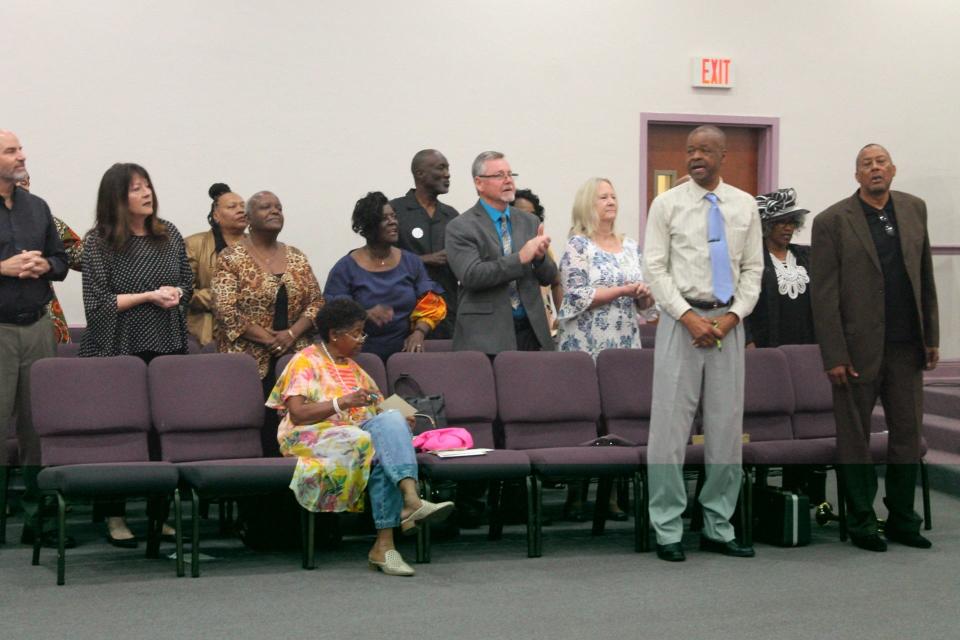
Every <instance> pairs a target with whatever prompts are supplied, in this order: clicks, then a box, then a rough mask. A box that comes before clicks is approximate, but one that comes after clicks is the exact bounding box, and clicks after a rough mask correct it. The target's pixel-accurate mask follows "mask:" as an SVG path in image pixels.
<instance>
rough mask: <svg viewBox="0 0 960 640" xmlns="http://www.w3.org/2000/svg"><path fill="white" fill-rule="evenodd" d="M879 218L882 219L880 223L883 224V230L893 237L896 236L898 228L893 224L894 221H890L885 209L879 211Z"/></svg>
mask: <svg viewBox="0 0 960 640" xmlns="http://www.w3.org/2000/svg"><path fill="white" fill-rule="evenodd" d="M877 220H879V221H880V224H882V225H883V232H884V233H885V234H887V235H888V236H890V237H891V238H893V237H896V235H897V228H896V227H895V226H893V222H891V221H890V218H888V217H887V214H885V213H884V212H883V211H877Z"/></svg>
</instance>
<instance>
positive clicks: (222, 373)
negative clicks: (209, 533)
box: [149, 353, 296, 577]
mask: <svg viewBox="0 0 960 640" xmlns="http://www.w3.org/2000/svg"><path fill="white" fill-rule="evenodd" d="M149 388H150V413H151V416H152V419H153V425H154V428H155V429H156V430H157V433H158V434H159V436H160V452H161V458H162V459H163V460H165V461H168V462H173V463H176V468H177V469H178V470H179V472H180V479H181V484H183V485H184V486H186V487H189V488H190V492H191V495H192V499H193V504H192V507H191V515H192V518H193V532H192V549H191V553H192V558H191V567H190V569H191V574H192V575H193V577H197V576H199V575H200V563H199V555H200V518H199V512H198V510H199V504H200V500H201V499H207V498H209V499H212V498H232V497H239V496H249V495H261V494H270V493H273V492H279V491H283V490H284V489H286V487H287V486H288V485H289V484H290V478H291V477H293V469H294V466H295V465H296V460H295V459H293V458H264V457H262V455H263V449H262V446H261V443H260V429H261V427H262V426H263V390H262V388H261V385H260V377H259V375H258V374H257V364H256V361H255V360H254V359H253V358H251V357H250V356H248V355H246V354H242V353H214V354H196V355H192V356H189V357H184V356H160V357H157V358H154V360H153V361H152V362H151V363H150V369H149ZM181 524H182V523H179V522H178V523H177V531H179V530H180V529H181Z"/></svg>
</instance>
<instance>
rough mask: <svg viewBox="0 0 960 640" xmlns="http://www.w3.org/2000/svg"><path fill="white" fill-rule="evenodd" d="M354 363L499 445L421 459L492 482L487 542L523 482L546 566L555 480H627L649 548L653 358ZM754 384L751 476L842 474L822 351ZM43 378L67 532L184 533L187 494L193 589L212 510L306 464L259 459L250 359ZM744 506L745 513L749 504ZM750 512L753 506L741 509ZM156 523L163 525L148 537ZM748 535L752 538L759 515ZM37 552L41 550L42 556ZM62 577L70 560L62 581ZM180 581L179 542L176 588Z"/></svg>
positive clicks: (749, 370)
mask: <svg viewBox="0 0 960 640" xmlns="http://www.w3.org/2000/svg"><path fill="white" fill-rule="evenodd" d="M358 361H359V364H360V365H361V366H363V367H364V368H365V369H366V370H367V371H368V372H369V373H370V374H371V375H372V377H373V378H374V379H375V380H376V381H377V383H378V385H379V386H380V387H381V388H382V389H384V390H389V389H391V384H390V381H393V380H396V379H397V377H399V376H400V375H401V374H408V375H411V376H413V377H414V378H415V379H416V380H417V381H418V382H419V383H420V385H421V387H422V388H423V390H424V392H425V393H428V394H434V393H442V394H443V395H444V397H445V400H446V408H447V417H448V421H449V422H450V424H452V425H458V426H463V427H465V428H466V429H468V430H469V431H470V432H471V434H472V435H473V438H474V441H475V444H476V446H479V447H496V448H495V450H494V451H492V452H490V453H489V454H487V455H486V456H481V457H474V458H455V459H440V458H437V457H436V456H433V455H431V454H420V455H419V461H420V463H421V475H422V480H423V489H424V491H425V492H426V494H427V495H429V491H430V488H431V483H434V482H436V481H439V480H441V479H442V480H447V479H450V480H456V481H468V480H486V481H492V482H494V490H493V491H492V492H491V503H492V507H493V517H492V518H491V526H490V537H492V538H494V539H495V538H497V537H499V536H500V534H501V531H502V521H501V520H500V518H499V509H498V508H497V507H498V504H497V503H498V498H499V488H500V487H502V483H503V482H506V481H512V480H522V481H525V482H526V485H527V488H528V491H527V499H528V505H527V508H528V519H527V543H528V544H527V553H528V556H531V557H537V556H539V555H541V553H542V528H541V526H540V500H541V495H540V484H541V483H542V480H543V479H544V478H548V477H570V476H581V477H599V478H601V479H603V480H604V481H605V482H606V483H608V482H609V481H611V480H612V479H614V478H626V479H628V480H630V481H632V482H633V485H634V495H635V496H636V499H635V500H634V501H633V504H634V515H635V549H636V550H638V551H641V550H645V549H646V548H647V545H648V542H647V541H648V539H649V534H648V526H647V517H646V502H647V501H646V487H645V482H644V481H643V479H644V478H643V473H644V462H645V458H646V449H645V447H646V442H647V435H648V433H649V417H650V404H651V395H652V394H651V391H652V381H653V375H654V371H653V353H652V351H650V350H611V351H605V352H603V353H601V354H600V356H599V358H598V360H597V362H596V365H595V364H594V362H593V360H592V359H591V358H590V357H589V356H588V355H586V354H584V353H559V352H505V353H502V354H500V355H498V356H497V357H496V358H495V359H494V361H493V363H492V364H491V361H490V359H489V358H488V357H487V356H486V355H484V354H481V353H476V352H439V353H438V352H434V353H429V352H428V353H419V354H407V353H399V354H395V355H394V356H392V357H391V358H390V360H389V361H388V363H387V366H386V367H385V368H384V366H383V363H382V362H381V361H379V360H378V359H377V358H376V357H372V356H368V355H361V356H360V358H358ZM281 364H282V363H281ZM746 375H747V380H746V385H745V388H746V393H745V418H744V430H745V432H747V433H749V434H750V443H749V444H747V445H745V447H744V463H745V465H747V466H748V467H750V466H758V465H766V466H769V465H781V464H800V463H802V464H813V463H816V464H833V463H834V462H835V461H836V459H835V457H836V446H835V433H834V427H833V418H832V410H831V404H830V402H831V401H830V399H829V398H830V390H829V385H826V388H825V389H824V388H823V385H824V384H826V383H825V377H824V376H823V373H822V365H821V364H820V361H819V352H818V350H817V349H816V347H784V348H781V349H757V350H749V351H748V352H747V356H746ZM33 376H34V378H33V379H34V384H33V389H32V392H33V410H34V422H35V427H36V429H37V432H38V434H39V435H40V438H41V446H42V461H43V464H44V465H47V468H46V469H44V471H43V472H42V473H41V486H42V488H43V489H44V490H46V491H48V492H50V493H51V494H54V495H56V496H57V498H58V502H59V504H60V506H61V509H60V515H59V519H60V524H61V532H62V523H63V518H64V512H63V508H64V507H65V502H66V500H69V499H74V498H90V497H94V496H101V497H120V496H123V495H143V496H147V497H150V498H153V499H156V498H157V497H158V496H161V495H168V496H169V497H172V498H173V499H174V503H175V507H176V510H177V531H178V534H179V532H180V531H181V529H182V527H181V526H180V525H181V522H180V518H179V506H178V495H179V493H180V492H181V491H183V492H186V491H187V490H189V492H190V495H191V497H192V503H193V534H192V537H193V547H192V552H193V559H192V567H191V568H192V573H193V575H194V576H196V575H199V564H198V561H197V560H198V557H197V556H198V554H199V528H198V524H199V518H198V514H197V505H198V503H199V501H200V499H202V498H218V497H232V496H240V495H249V494H256V493H270V492H272V491H276V490H282V489H283V488H284V487H286V486H287V485H288V484H289V481H290V477H291V474H292V470H293V464H294V461H293V460H290V459H284V458H264V457H263V452H262V448H261V445H260V439H259V431H260V428H261V424H262V411H263V409H262V396H261V390H260V386H259V378H258V376H257V373H256V367H255V364H254V361H253V360H252V359H251V358H249V357H247V356H244V355H240V354H206V355H198V356H192V357H183V356H163V357H159V358H156V359H155V360H154V361H153V362H151V364H150V366H149V368H147V367H146V366H145V365H143V363H142V362H141V361H139V360H138V359H136V358H130V357H120V358H103V359H72V358H71V359H68V358H55V359H47V360H42V361H40V362H38V363H36V364H35V365H34V372H33ZM824 391H825V392H826V393H825V394H824ZM151 427H152V428H153V429H154V430H155V432H156V434H157V438H158V440H159V445H160V447H159V449H160V450H159V454H158V455H157V456H155V458H156V460H155V461H153V462H151V458H150V455H149V447H148V433H149V431H150V429H151ZM598 434H599V435H603V434H616V435H620V436H623V437H625V438H628V439H630V440H633V441H634V442H636V443H638V446H635V447H587V446H582V445H583V443H585V442H589V441H591V440H593V439H595V438H596V437H597V435H598ZM884 443H885V434H882V433H880V434H876V437H875V438H874V444H875V446H874V450H875V453H876V454H877V457H876V459H877V460H878V461H882V454H883V453H885V444H884ZM687 462H688V463H689V464H698V463H702V462H703V448H702V445H694V444H691V445H689V447H688V452H687ZM116 469H120V470H119V471H116V472H115V470H116ZM171 474H172V475H171ZM171 477H172V478H173V481H172V482H173V483H172V485H171V484H170V483H171V480H170V478H171ZM602 486H603V483H602ZM746 486H747V487H749V484H747V485H746ZM165 492H166V493H165ZM600 504H602V501H601V502H600ZM748 504H749V501H748V500H745V505H744V506H745V507H748ZM598 511H602V510H598ZM745 512H746V513H748V512H749V508H744V509H742V510H741V513H742V514H743V513H745ZM158 526H159V523H158V522H154V521H151V532H153V531H154V529H155V528H156V527H158ZM602 526H603V516H602V513H601V514H598V516H597V519H596V520H595V521H594V532H595V533H599V532H602ZM743 526H744V528H745V529H749V517H745V520H744V524H743ZM312 529H313V518H308V517H305V527H304V535H305V536H307V535H309V533H312ZM303 546H304V550H303V551H304V554H303V566H304V568H312V567H313V566H314V561H313V553H312V548H313V546H312V544H304V545H303ZM148 552H151V553H155V545H153V544H148ZM38 553H39V548H37V549H35V559H38V555H37V554H38ZM417 558H418V561H421V562H424V561H429V560H430V540H429V529H428V528H421V533H420V536H419V539H418V549H417ZM63 565H64V557H63V552H62V549H61V550H60V552H59V553H58V582H59V583H62V580H63ZM182 574H183V560H182V553H180V544H179V542H178V575H182Z"/></svg>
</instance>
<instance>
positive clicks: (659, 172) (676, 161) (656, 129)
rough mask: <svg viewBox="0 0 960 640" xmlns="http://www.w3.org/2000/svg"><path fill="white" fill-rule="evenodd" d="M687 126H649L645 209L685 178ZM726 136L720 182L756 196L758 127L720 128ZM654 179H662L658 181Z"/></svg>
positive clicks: (759, 138) (759, 133)
mask: <svg viewBox="0 0 960 640" xmlns="http://www.w3.org/2000/svg"><path fill="white" fill-rule="evenodd" d="M695 128H696V126H695V125H689V124H651V125H650V127H649V130H648V137H647V207H648V208H649V207H650V203H651V202H653V199H654V198H655V197H656V196H657V195H658V193H660V192H661V191H663V190H664V189H669V188H670V187H671V186H673V183H674V182H675V181H676V180H677V179H679V178H680V177H681V176H685V175H686V174H687V136H688V135H689V134H690V132H691V131H693V130H694V129H695ZM720 129H721V130H723V132H724V133H725V134H726V135H727V156H726V158H725V159H724V161H723V166H722V167H721V169H720V174H721V175H722V176H723V181H724V182H726V183H728V184H731V185H733V186H735V187H737V188H738V189H742V190H743V191H746V192H747V193H749V194H751V195H757V183H758V180H759V173H758V172H759V168H760V143H761V133H762V130H761V129H760V128H759V127H736V126H721V127H720ZM658 176H662V177H660V178H659V179H658Z"/></svg>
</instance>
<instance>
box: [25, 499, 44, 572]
mask: <svg viewBox="0 0 960 640" xmlns="http://www.w3.org/2000/svg"><path fill="white" fill-rule="evenodd" d="M44 502H46V498H45V496H40V501H39V505H37V506H38V509H37V523H36V525H35V529H34V536H33V557H32V558H31V560H30V564H32V565H33V566H37V565H39V564H40V547H41V546H42V544H43V540H41V538H42V537H43V535H42V533H43V506H44ZM24 526H26V523H24Z"/></svg>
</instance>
